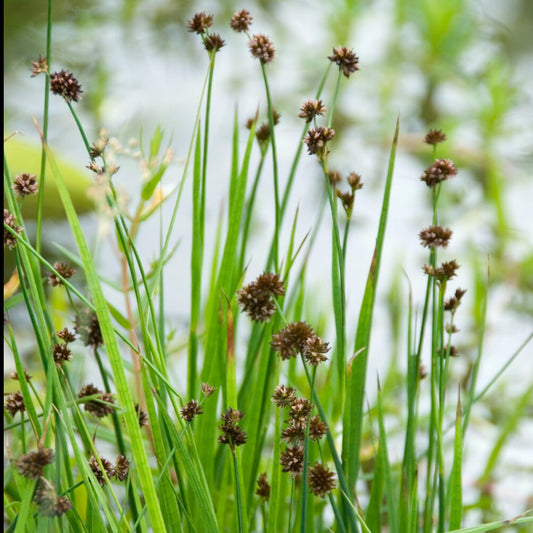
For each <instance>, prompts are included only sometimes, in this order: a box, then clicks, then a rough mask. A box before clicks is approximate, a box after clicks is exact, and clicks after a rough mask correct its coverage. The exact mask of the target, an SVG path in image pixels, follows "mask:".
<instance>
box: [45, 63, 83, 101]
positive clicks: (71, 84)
mask: <svg viewBox="0 0 533 533" xmlns="http://www.w3.org/2000/svg"><path fill="white" fill-rule="evenodd" d="M50 91H52V93H54V94H57V95H59V96H61V97H62V98H63V100H65V102H72V101H74V102H77V101H78V100H79V99H80V97H81V93H82V92H83V91H82V90H81V85H80V84H79V83H78V80H77V79H76V78H75V77H74V76H73V75H72V72H69V71H68V70H60V71H59V72H54V73H53V74H51V75H50Z"/></svg>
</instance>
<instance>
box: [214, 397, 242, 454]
mask: <svg viewBox="0 0 533 533" xmlns="http://www.w3.org/2000/svg"><path fill="white" fill-rule="evenodd" d="M243 416H244V413H243V412H242V411H238V410H236V409H232V408H231V407H228V409H226V410H225V411H224V412H223V413H222V421H223V424H221V425H220V426H218V427H219V429H220V431H222V435H220V436H219V437H218V442H220V444H228V445H229V446H230V448H231V449H232V450H235V447H236V446H241V445H243V444H246V433H245V432H244V431H243V430H242V429H241V428H240V426H239V422H240V421H241V420H242V417H243Z"/></svg>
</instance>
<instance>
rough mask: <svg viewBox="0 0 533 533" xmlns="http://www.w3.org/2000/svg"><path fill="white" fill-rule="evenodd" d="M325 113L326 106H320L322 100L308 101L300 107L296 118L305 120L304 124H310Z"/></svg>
mask: <svg viewBox="0 0 533 533" xmlns="http://www.w3.org/2000/svg"><path fill="white" fill-rule="evenodd" d="M325 112H326V106H325V105H324V104H322V100H316V99H309V100H306V101H305V102H304V103H303V104H302V106H301V107H300V112H299V113H298V117H299V118H303V119H305V121H306V122H311V121H312V120H313V119H314V118H315V117H316V116H317V115H323V114H324V113H325Z"/></svg>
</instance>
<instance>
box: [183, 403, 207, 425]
mask: <svg viewBox="0 0 533 533" xmlns="http://www.w3.org/2000/svg"><path fill="white" fill-rule="evenodd" d="M180 413H181V417H182V418H183V420H186V421H187V422H191V421H192V420H194V417H195V416H197V415H203V414H204V412H203V411H202V406H201V405H200V404H199V403H198V402H197V401H196V400H191V401H189V402H188V403H187V405H185V406H184V407H183V408H182V409H181V410H180Z"/></svg>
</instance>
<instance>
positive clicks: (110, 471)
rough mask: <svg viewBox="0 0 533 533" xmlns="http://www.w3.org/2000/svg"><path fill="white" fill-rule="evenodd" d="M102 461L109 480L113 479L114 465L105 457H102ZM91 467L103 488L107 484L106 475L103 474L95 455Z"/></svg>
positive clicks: (91, 459) (90, 460) (90, 463)
mask: <svg viewBox="0 0 533 533" xmlns="http://www.w3.org/2000/svg"><path fill="white" fill-rule="evenodd" d="M100 461H101V462H102V466H103V467H104V471H105V473H106V475H107V479H110V478H111V477H113V463H111V461H110V460H109V459H106V458H105V457H100ZM89 467H90V468H91V470H92V471H93V474H94V475H95V477H96V480H97V481H98V483H99V484H100V486H101V487H103V486H104V485H105V484H106V481H107V479H106V477H105V476H104V473H103V472H102V468H101V467H100V465H99V463H98V461H97V460H96V457H94V455H92V456H91V458H90V459H89Z"/></svg>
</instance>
